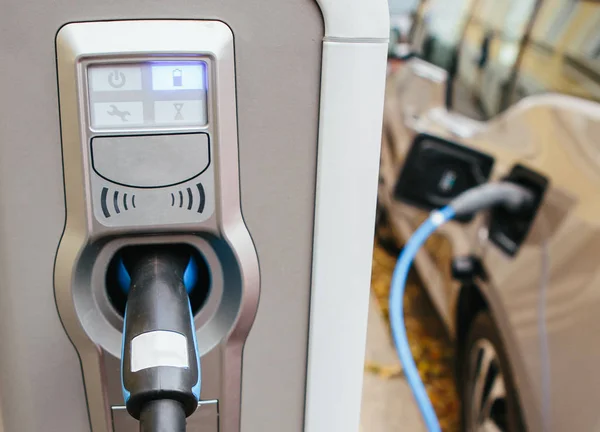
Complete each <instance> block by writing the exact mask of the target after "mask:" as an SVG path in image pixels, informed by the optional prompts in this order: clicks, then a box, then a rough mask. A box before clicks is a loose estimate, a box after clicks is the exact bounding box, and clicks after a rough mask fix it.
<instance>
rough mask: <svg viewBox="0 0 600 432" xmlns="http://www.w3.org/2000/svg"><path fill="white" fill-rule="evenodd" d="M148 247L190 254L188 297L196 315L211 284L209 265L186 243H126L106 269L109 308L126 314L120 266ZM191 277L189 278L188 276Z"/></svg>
mask: <svg viewBox="0 0 600 432" xmlns="http://www.w3.org/2000/svg"><path fill="white" fill-rule="evenodd" d="M149 249H169V250H171V251H173V253H177V254H179V255H185V256H189V257H190V263H191V265H192V266H193V271H194V278H193V282H191V283H190V286H186V288H187V290H188V294H189V297H190V304H191V307H192V313H193V314H196V313H198V312H199V311H200V309H202V306H203V305H204V304H205V302H206V300H207V298H208V296H209V293H210V287H211V276H210V268H209V266H208V263H207V262H206V260H205V259H204V257H203V256H202V255H201V254H200V253H199V252H198V250H197V249H196V248H194V247H192V246H189V245H186V244H171V245H169V244H167V245H162V244H161V245H143V246H127V247H124V248H122V249H120V250H119V251H117V253H116V254H115V255H114V256H113V258H112V259H111V261H110V264H109V266H108V270H107V272H106V293H107V295H108V299H109V301H110V304H111V305H112V307H113V308H114V309H115V310H116V311H117V312H118V313H119V315H121V316H122V317H123V316H124V315H125V305H126V303H127V289H124V287H123V285H124V283H123V280H122V276H123V271H122V266H125V268H127V266H128V264H129V261H130V260H131V259H132V258H134V257H136V256H138V255H139V254H140V253H143V252H144V251H148V250H149ZM190 280H192V279H191V278H190Z"/></svg>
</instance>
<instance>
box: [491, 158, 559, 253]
mask: <svg viewBox="0 0 600 432" xmlns="http://www.w3.org/2000/svg"><path fill="white" fill-rule="evenodd" d="M503 180H504V181H508V182H511V183H515V184H517V185H519V186H523V187H525V188H527V189H528V190H529V191H531V193H533V195H534V199H533V202H532V204H531V205H529V206H527V207H526V208H524V209H522V210H520V211H519V212H514V211H509V210H507V209H506V208H505V207H494V208H493V209H492V210H491V213H490V221H489V234H488V236H489V240H490V241H491V242H492V243H494V244H495V245H496V246H498V247H499V248H500V249H501V250H502V251H504V252H505V253H506V254H508V255H510V256H515V255H516V254H517V253H518V251H519V249H520V247H521V245H522V244H523V242H524V241H525V238H526V237H527V234H528V233H529V230H530V228H531V225H532V223H533V220H534V219H535V216H536V215H537V212H538V209H539V207H540V204H541V203H542V200H543V198H544V194H545V192H546V189H547V188H548V179H547V178H546V177H544V176H542V175H541V174H539V173H537V172H535V171H532V170H530V169H529V168H526V167H524V166H523V165H520V164H517V165H515V166H514V167H513V169H512V170H511V172H510V173H509V174H508V176H506V177H505V178H504V179H503Z"/></svg>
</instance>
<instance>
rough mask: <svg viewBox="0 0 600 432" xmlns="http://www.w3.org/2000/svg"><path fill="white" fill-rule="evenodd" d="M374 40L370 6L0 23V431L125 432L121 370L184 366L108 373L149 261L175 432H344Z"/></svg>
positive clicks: (363, 246) (364, 234)
mask: <svg viewBox="0 0 600 432" xmlns="http://www.w3.org/2000/svg"><path fill="white" fill-rule="evenodd" d="M387 37H388V10H387V2H385V1H372V0H371V1H369V2H364V1H358V0H356V1H353V2H351V3H349V2H335V1H326V0H322V1H320V2H319V3H318V4H317V3H315V2H312V1H309V0H294V1H292V2H286V3H280V2H277V3H275V2H272V1H270V0H263V1H261V2H259V3H253V4H249V3H246V2H244V3H240V2H229V1H228V2H217V1H206V2H203V3H193V2H189V1H186V0H181V1H175V2H168V3H167V2H165V3H152V4H148V3H146V2H140V1H137V0H128V1H126V2H121V3H116V2H105V1H102V2H97V1H96V2H87V1H86V2H81V1H79V2H74V1H72V0H61V1H59V2H55V3H53V4H52V7H46V6H45V5H40V4H39V3H38V2H34V1H29V0H28V1H16V0H14V1H13V0H9V4H8V7H6V8H5V13H3V14H2V15H1V16H0V40H1V42H0V52H2V53H3V55H4V60H5V62H6V63H7V64H11V65H12V67H10V68H4V69H3V71H2V75H0V78H1V79H0V90H1V91H2V95H3V97H2V99H3V101H4V102H3V103H2V104H1V106H0V125H1V126H0V198H1V199H2V206H1V207H0V274H1V275H2V280H1V281H0V340H2V341H3V344H2V345H3V348H2V350H0V419H1V422H0V430H2V431H5V432H12V431H23V432H28V431H38V430H45V431H62V430H69V431H91V432H104V431H111V432H121V431H123V432H129V431H134V430H137V429H138V428H139V426H138V422H137V420H136V419H134V418H133V417H131V416H130V415H129V413H128V410H127V409H126V407H125V401H126V400H127V396H125V397H124V394H125V393H126V392H127V391H128V384H127V382H123V372H122V370H121V369H122V358H128V360H129V361H128V362H125V365H126V366H127V365H130V366H131V367H132V369H133V372H139V371H140V370H141V371H143V370H148V369H151V368H153V367H157V365H159V366H165V365H170V367H181V368H191V366H192V363H193V362H191V361H190V358H191V357H185V351H183V352H184V355H183V357H181V356H180V357H177V356H176V358H170V359H168V360H164V358H162V360H161V358H160V355H159V354H160V352H158V351H160V350H158V349H156V346H157V344H158V345H160V343H164V344H166V345H165V346H167V347H168V348H171V347H172V346H173V345H177V341H174V340H173V339H170V340H167V341H165V340H162V339H161V340H160V341H158V340H155V341H154V346H152V343H150V344H148V343H146V344H143V343H139V344H137V346H138V348H140V347H141V348H140V349H139V350H138V351H136V352H138V353H142V354H140V355H142V357H141V358H138V359H137V360H135V361H134V360H133V359H132V358H131V356H132V355H133V354H132V353H133V352H134V348H131V352H130V353H129V357H127V356H124V355H123V353H122V352H121V350H122V347H123V345H126V344H125V340H124V338H123V328H124V322H123V317H124V316H125V315H126V314H127V297H126V290H125V291H124V290H123V288H124V287H123V283H122V281H121V279H120V278H122V272H120V269H121V265H126V264H123V260H125V261H126V259H125V258H124V257H126V256H127V255H128V254H129V253H130V252H131V251H132V250H143V251H144V253H146V251H154V250H171V249H170V248H173V250H175V249H177V250H178V251H180V250H185V252H184V253H185V254H187V255H186V257H187V258H186V259H191V260H193V261H194V262H195V265H196V266H197V272H196V273H197V275H196V276H197V277H196V280H195V282H194V283H193V285H194V287H193V290H192V291H191V293H190V300H189V302H190V309H191V312H192V315H193V317H194V323H193V329H194V335H195V339H196V340H195V341H194V342H193V343H192V341H191V340H190V338H186V340H185V341H184V346H185V347H187V350H188V352H189V350H190V347H194V346H195V345H197V354H198V355H199V357H201V369H200V370H201V373H200V375H199V376H197V377H195V378H193V379H196V378H197V381H198V384H199V385H201V387H200V386H199V387H198V389H199V395H198V396H199V404H198V408H197V409H196V410H195V412H194V413H193V414H191V415H190V416H189V417H188V419H187V427H188V430H202V431H220V432H234V431H254V430H263V431H269V430H272V431H275V430H277V431H281V430H285V431H294V430H298V431H300V430H307V431H313V432H314V431H347V430H357V428H358V420H359V412H360V390H361V383H362V363H363V358H364V341H365V333H366V317H367V304H368V286H369V275H370V265H371V248H372V232H373V221H374V216H375V200H376V191H377V187H376V185H377V172H378V167H379V145H380V141H379V139H380V133H381V116H382V106H383V91H384V81H385V67H386V64H385V60H386V53H387ZM182 248H183V249H182ZM186 271H187V270H186ZM182 278H183V282H185V275H184V276H182V277H180V278H179V279H180V280H181V279H182ZM186 288H188V289H189V288H190V287H189V286H187V285H186ZM132 289H133V286H132ZM159 305H160V304H159ZM158 310H159V307H158V306H157V307H156V308H155V310H154V311H155V312H156V311H158ZM128 316H129V315H128ZM128 324H131V323H129V322H128ZM138 336H139V335H138ZM163 336H164V335H163ZM192 339H193V338H192ZM129 342H132V343H134V342H135V339H133V340H130V341H129ZM138 342H140V339H138ZM142 342H143V341H142ZM146 342H147V341H146ZM194 351H196V350H194ZM148 353H150V354H148ZM144 355H145V356H146V357H144ZM149 355H150V356H151V355H154V356H155V358H154V357H153V358H148V356H149ZM157 359H158V360H157ZM161 361H162V363H161ZM157 362H158V363H157ZM169 362H171V363H169ZM134 363H135V366H134ZM193 379H192V381H193ZM193 382H194V383H195V381H193ZM194 387H195V386H194ZM127 408H129V407H127ZM130 412H131V411H130Z"/></svg>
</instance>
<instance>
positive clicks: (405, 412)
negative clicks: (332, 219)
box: [361, 243, 460, 432]
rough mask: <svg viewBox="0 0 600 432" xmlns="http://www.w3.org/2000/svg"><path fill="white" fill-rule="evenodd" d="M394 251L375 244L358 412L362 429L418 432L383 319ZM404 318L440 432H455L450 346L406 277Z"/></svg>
mask: <svg viewBox="0 0 600 432" xmlns="http://www.w3.org/2000/svg"><path fill="white" fill-rule="evenodd" d="M396 257H397V251H394V250H393V248H392V247H389V246H388V247H387V248H384V247H382V246H381V244H379V243H376V245H375V249H374V253H373V277H372V286H371V288H372V296H371V304H370V306H369V329H368V337H367V355H366V361H365V381H364V389H363V406H362V414H361V428H362V432H396V431H410V432H412V431H414V432H421V431H424V430H425V427H424V425H423V423H422V421H421V417H420V414H419V412H418V409H417V406H416V404H415V402H414V400H413V398H412V394H411V392H410V388H409V387H408V384H407V382H406V380H405V378H404V377H403V375H402V371H401V368H400V364H399V361H398V359H397V357H396V353H395V351H394V348H393V346H392V342H391V339H390V334H389V326H388V321H387V311H388V302H387V296H388V294H389V286H390V281H391V276H392V271H393V269H394V265H395V263H396ZM405 304H406V308H405V321H406V325H407V330H408V336H409V341H410V344H411V348H412V352H413V356H414V357H415V358H416V362H417V367H418V369H419V372H420V374H421V377H422V379H424V381H425V384H426V387H427V391H428V393H429V396H430V398H431V399H432V402H433V405H434V408H435V410H436V412H437V414H438V417H439V418H440V424H441V426H442V429H443V430H444V431H445V432H455V431H459V430H460V424H459V418H460V415H459V412H460V411H459V402H458V398H457V394H456V388H455V382H454V379H453V374H452V371H453V364H452V361H453V356H454V351H453V348H452V344H451V343H450V341H449V340H448V337H447V334H446V332H445V330H444V328H443V326H442V323H441V321H440V320H439V318H438V316H437V314H436V313H435V311H434V309H433V306H432V304H431V302H430V301H429V299H428V297H427V295H426V293H425V292H424V291H423V288H422V287H421V285H420V283H419V280H418V278H417V277H416V276H415V275H414V274H413V275H412V277H410V280H409V285H408V286H407V290H406V296H405Z"/></svg>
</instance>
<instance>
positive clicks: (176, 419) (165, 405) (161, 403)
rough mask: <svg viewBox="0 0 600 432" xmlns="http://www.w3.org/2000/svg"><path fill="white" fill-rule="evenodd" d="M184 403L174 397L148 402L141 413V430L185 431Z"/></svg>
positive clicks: (157, 431) (145, 431)
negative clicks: (173, 398)
mask: <svg viewBox="0 0 600 432" xmlns="http://www.w3.org/2000/svg"><path fill="white" fill-rule="evenodd" d="M185 418H186V417H185V411H184V410H183V405H181V404H180V403H179V402H177V401H174V400H172V399H158V400H154V401H151V402H148V403H147V404H146V405H144V407H143V408H142V412H141V414H140V432H185V424H186V420H185Z"/></svg>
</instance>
